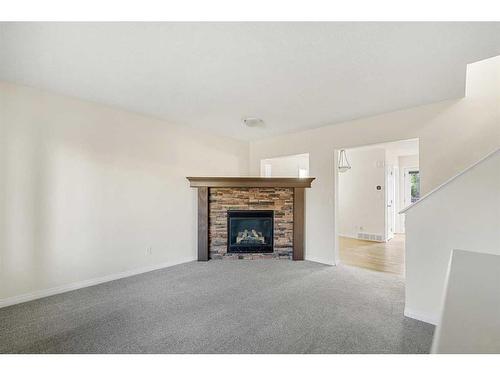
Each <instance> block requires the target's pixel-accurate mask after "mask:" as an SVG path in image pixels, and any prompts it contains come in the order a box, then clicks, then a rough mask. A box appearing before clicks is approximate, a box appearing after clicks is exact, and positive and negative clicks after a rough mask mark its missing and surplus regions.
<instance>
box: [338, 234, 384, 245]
mask: <svg viewBox="0 0 500 375" xmlns="http://www.w3.org/2000/svg"><path fill="white" fill-rule="evenodd" d="M338 236H339V237H346V238H352V239H353V240H360V241H368V242H374V243H384V242H387V239H386V237H385V236H382V238H384V240H382V241H375V240H365V239H363V238H358V236H357V235H355V234H342V233H339V234H338Z"/></svg>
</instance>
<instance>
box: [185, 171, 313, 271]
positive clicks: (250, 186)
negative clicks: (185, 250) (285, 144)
mask: <svg viewBox="0 0 500 375" xmlns="http://www.w3.org/2000/svg"><path fill="white" fill-rule="evenodd" d="M187 179H188V180H189V182H190V186H191V187H195V188H197V189H198V260H199V261H207V260H209V259H262V258H264V259H267V258H274V259H282V258H284V259H293V260H303V259H304V226H305V225H304V212H305V210H304V199H305V194H304V193H305V192H304V189H305V188H309V187H311V182H312V181H313V180H314V178H285V177H281V178H276V177H269V178H268V177H187ZM228 210H273V211H274V248H273V252H272V253H227V211H228Z"/></svg>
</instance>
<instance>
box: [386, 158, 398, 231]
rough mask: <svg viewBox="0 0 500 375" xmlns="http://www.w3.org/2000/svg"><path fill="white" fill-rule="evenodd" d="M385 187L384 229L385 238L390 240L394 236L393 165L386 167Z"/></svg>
mask: <svg viewBox="0 0 500 375" xmlns="http://www.w3.org/2000/svg"><path fill="white" fill-rule="evenodd" d="M386 179H387V183H386V186H387V189H386V199H385V201H386V206H387V213H386V229H387V233H386V235H387V240H390V239H391V238H393V237H394V232H395V230H394V225H395V215H396V212H395V204H394V203H395V202H394V201H395V195H394V192H395V178H394V167H393V166H389V167H387V177H386Z"/></svg>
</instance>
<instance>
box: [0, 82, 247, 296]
mask: <svg viewBox="0 0 500 375" xmlns="http://www.w3.org/2000/svg"><path fill="white" fill-rule="evenodd" d="M0 125H1V127H0V132H1V133H0V142H1V144H0V182H1V183H0V302H2V301H1V300H2V299H3V302H4V303H7V302H8V300H6V299H8V298H9V297H14V296H19V295H23V294H26V293H34V292H35V294H36V292H40V291H42V290H46V289H48V288H58V287H60V286H63V285H67V284H71V283H79V282H82V281H84V280H88V279H95V278H102V277H106V276H107V275H110V274H115V273H120V272H129V271H131V270H134V269H148V268H155V267H160V266H162V265H165V264H175V263H179V262H184V261H188V260H193V259H195V257H196V192H195V190H194V189H191V188H189V186H188V181H187V180H186V176H190V175H229V176H238V175H246V174H247V172H248V144H247V143H244V142H239V141H234V140H229V139H224V138H218V137H214V136H212V135H210V134H203V133H200V132H199V131H191V130H189V129H187V128H181V127H177V126H172V125H170V124H168V123H166V122H164V121H159V120H155V119H152V118H148V117H144V116H140V115H138V114H133V113H129V112H125V111H120V110H117V109H112V108H109V107H106V106H102V105H97V104H93V103H89V102H84V101H80V100H76V99H71V98H68V97H62V96H57V95H52V94H48V93H44V92H40V91H38V90H34V89H29V88H26V87H21V86H17V85H12V84H7V83H0ZM148 248H151V249H152V254H151V255H148V254H147V253H148ZM6 301H7V302H6Z"/></svg>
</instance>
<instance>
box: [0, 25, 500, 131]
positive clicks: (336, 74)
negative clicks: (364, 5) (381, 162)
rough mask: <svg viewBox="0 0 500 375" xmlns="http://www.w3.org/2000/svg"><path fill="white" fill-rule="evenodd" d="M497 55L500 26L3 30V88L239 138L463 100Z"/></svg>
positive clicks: (0, 40) (0, 65)
mask: <svg viewBox="0 0 500 375" xmlns="http://www.w3.org/2000/svg"><path fill="white" fill-rule="evenodd" d="M499 54H500V23H2V24H0V79H1V80H5V81H11V82H16V83H21V84H25V85H29V86H35V87H39V88H42V89H46V90H51V91H55V92H58V93H62V94H66V95H71V96H75V97H79V98H83V99H87V100H91V101H95V102H99V103H104V104H108V105H112V106H117V107H120V108H124V109H127V110H131V111H136V112H140V113H144V114H147V115H151V116H154V117H159V118H162V119H166V120H168V121H171V122H173V123H178V124H180V125H185V126H191V127H194V128H197V129H205V130H209V131H212V132H215V133H219V134H224V135H227V136H231V137H236V138H241V139H256V138H262V137H265V136H268V135H274V134H280V133H285V132H291V131H295V130H299V129H305V128H311V127H318V126H322V125H326V124H332V123H336V122H341V121H345V120H349V119H355V118H360V117H365V116H370V115H374V114H379V113H383V112H388V111H394V110H397V109H402V108H407V107H413V106H418V105H423V104H427V103H430V102H435V101H440V100H445V99H451V98H459V97H461V96H463V95H464V82H465V67H466V64H467V63H470V62H474V61H478V60H482V59H485V58H488V57H491V56H495V55H499ZM243 116H255V117H260V118H262V119H263V120H264V121H265V126H264V127H261V128H244V127H243V126H242V125H241V123H240V122H241V118H242V117H243Z"/></svg>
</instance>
